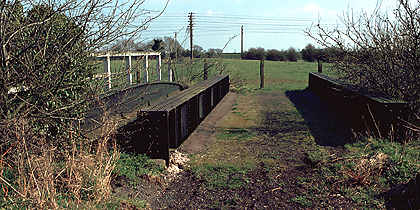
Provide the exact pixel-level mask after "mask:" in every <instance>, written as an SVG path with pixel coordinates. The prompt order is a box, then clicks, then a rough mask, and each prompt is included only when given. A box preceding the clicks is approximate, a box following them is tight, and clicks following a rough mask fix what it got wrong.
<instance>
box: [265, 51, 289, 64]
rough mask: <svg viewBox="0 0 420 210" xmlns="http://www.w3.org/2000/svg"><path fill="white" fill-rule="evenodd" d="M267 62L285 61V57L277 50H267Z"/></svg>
mask: <svg viewBox="0 0 420 210" xmlns="http://www.w3.org/2000/svg"><path fill="white" fill-rule="evenodd" d="M267 60H271V61H285V60H286V56H285V53H284V52H283V51H279V50H275V49H273V50H268V51H267Z"/></svg>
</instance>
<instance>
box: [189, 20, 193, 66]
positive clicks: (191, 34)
mask: <svg viewBox="0 0 420 210" xmlns="http://www.w3.org/2000/svg"><path fill="white" fill-rule="evenodd" d="M189 18H190V49H191V57H190V59H191V60H193V59H194V55H193V13H192V12H190V15H189Z"/></svg>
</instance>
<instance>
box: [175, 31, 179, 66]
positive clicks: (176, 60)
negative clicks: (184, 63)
mask: <svg viewBox="0 0 420 210" xmlns="http://www.w3.org/2000/svg"><path fill="white" fill-rule="evenodd" d="M176 35H177V33H176V32H175V39H174V45H175V63H177V62H178V46H177V45H176V43H177V41H176Z"/></svg>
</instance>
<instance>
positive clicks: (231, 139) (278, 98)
mask: <svg viewBox="0 0 420 210" xmlns="http://www.w3.org/2000/svg"><path fill="white" fill-rule="evenodd" d="M214 62H219V64H221V66H223V68H224V71H225V73H229V75H230V78H231V90H232V91H233V92H234V94H233V95H231V96H229V97H235V99H234V100H235V102H234V104H233V105H232V108H231V111H230V112H229V113H227V114H225V115H224V116H223V118H222V120H220V121H218V122H214V125H213V126H214V130H215V132H214V133H213V134H212V135H211V137H209V138H212V139H214V140H213V142H212V144H210V145H208V146H206V149H205V150H204V151H202V152H200V153H194V154H190V158H191V161H190V163H189V168H187V169H186V170H185V171H184V172H183V173H182V174H181V175H180V177H179V178H178V179H176V180H175V181H173V182H170V183H166V185H164V186H163V187H162V188H158V189H157V190H158V191H164V192H165V193H162V194H159V196H156V195H154V193H151V194H152V195H153V196H139V197H137V198H136V199H139V200H144V202H142V203H143V204H145V205H146V206H149V207H152V208H171V207H174V208H175V207H181V206H182V207H189V208H222V209H223V208H245V207H248V208H264V207H266V208H322V209H324V208H356V209H359V208H379V209H383V208H386V205H387V198H386V196H385V195H386V194H387V192H389V191H390V189H391V188H392V187H394V186H397V185H399V184H402V183H406V182H407V181H408V180H409V179H410V178H413V176H415V174H416V172H417V171H419V170H420V165H419V164H418V163H419V162H420V145H419V143H418V142H417V143H416V142H413V143H407V144H404V145H402V144H400V143H395V142H390V141H388V140H378V139H374V138H360V139H359V140H358V141H355V139H354V137H353V135H352V133H351V131H349V130H348V129H346V128H345V126H343V123H342V121H343V120H342V119H337V118H336V117H335V115H334V114H333V113H331V112H329V109H328V106H326V105H325V104H324V103H322V101H320V100H319V98H317V97H316V96H314V95H313V94H312V93H311V92H310V91H308V90H307V89H306V87H307V83H308V73H309V72H313V71H316V70H317V64H316V63H308V62H302V61H299V62H273V61H265V88H264V89H259V65H260V64H259V61H242V60H238V59H223V60H220V59H219V60H215V61H214ZM220 62H221V63H220ZM201 65H202V62H197V64H196V66H195V69H194V68H190V69H193V70H195V71H199V70H200V69H201ZM328 67H329V66H328V65H327V68H324V71H329V70H328ZM177 69H181V68H177ZM143 185H146V186H147V185H148V184H147V183H146V184H145V183H143ZM143 188H144V186H143ZM181 191H182V192H183V193H179V192H181Z"/></svg>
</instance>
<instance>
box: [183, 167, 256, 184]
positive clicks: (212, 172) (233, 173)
mask: <svg viewBox="0 0 420 210" xmlns="http://www.w3.org/2000/svg"><path fill="white" fill-rule="evenodd" d="M191 169H192V171H193V172H194V174H195V175H196V176H197V177H199V178H200V179H203V180H205V181H206V184H207V185H208V187H209V188H211V189H237V188H240V187H242V186H243V185H244V184H245V183H247V182H248V179H247V178H246V173H247V172H248V171H249V168H248V167H238V166H236V165H233V164H228V163H218V164H210V163H205V164H202V165H200V166H194V167H192V168H191Z"/></svg>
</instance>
